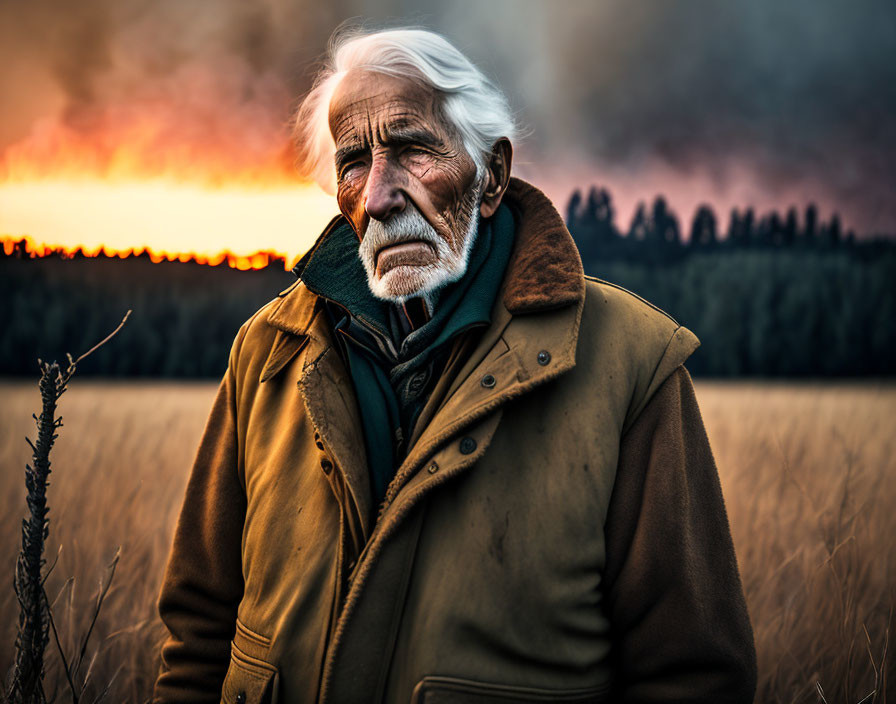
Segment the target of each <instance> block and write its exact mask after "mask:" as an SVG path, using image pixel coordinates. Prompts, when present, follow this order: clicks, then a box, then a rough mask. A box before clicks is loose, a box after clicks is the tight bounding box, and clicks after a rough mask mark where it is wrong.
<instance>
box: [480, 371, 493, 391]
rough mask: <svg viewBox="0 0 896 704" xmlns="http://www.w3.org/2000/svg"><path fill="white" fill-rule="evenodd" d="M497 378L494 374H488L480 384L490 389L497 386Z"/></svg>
mask: <svg viewBox="0 0 896 704" xmlns="http://www.w3.org/2000/svg"><path fill="white" fill-rule="evenodd" d="M495 381H496V380H495V377H494V376H493V375H492V374H486V375H485V376H484V377H482V381H480V382H479V383H480V384H482V385H483V386H484V387H485V388H486V389H490V388H492V387H493V386H494V385H495Z"/></svg>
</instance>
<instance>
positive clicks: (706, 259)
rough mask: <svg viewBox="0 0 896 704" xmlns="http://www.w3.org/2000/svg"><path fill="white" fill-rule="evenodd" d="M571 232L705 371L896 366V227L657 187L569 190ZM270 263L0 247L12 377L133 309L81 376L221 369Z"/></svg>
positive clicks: (3, 346)
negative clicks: (689, 218)
mask: <svg viewBox="0 0 896 704" xmlns="http://www.w3.org/2000/svg"><path fill="white" fill-rule="evenodd" d="M566 211H567V212H566V217H567V222H568V225H569V229H570V231H571V232H572V234H573V237H574V238H575V240H576V243H577V245H578V247H579V249H580V251H581V254H582V260H583V263H584V266H585V271H586V273H588V274H590V275H593V276H597V277H599V278H602V279H605V280H607V281H610V282H612V283H614V284H617V285H620V286H623V287H625V288H627V289H629V290H630V291H633V292H635V293H636V294H638V295H640V296H642V297H644V298H646V299H647V300H648V301H650V302H651V303H653V304H654V305H656V306H658V307H660V308H662V309H663V310H664V311H666V312H667V313H669V314H670V315H671V316H672V317H674V318H675V319H676V320H677V321H678V322H679V323H681V324H683V325H686V326H687V327H688V328H690V329H691V330H693V331H694V332H695V333H696V334H697V336H698V337H699V338H700V340H701V342H702V346H701V347H700V349H698V350H697V352H696V353H695V354H694V355H693V356H692V357H691V358H690V359H689V360H688V365H687V366H688V369H689V370H690V371H691V373H692V374H694V375H695V376H701V375H702V376H719V377H731V376H754V377H803V378H807V377H816V378H820V377H830V376H891V375H894V374H896V354H894V349H896V283H894V282H896V240H894V239H890V238H884V237H878V238H874V239H869V238H858V237H856V235H855V234H854V233H853V232H851V231H849V232H846V233H845V234H844V233H843V232H842V227H841V223H840V218H839V217H838V216H837V215H836V214H835V215H832V216H831V217H830V218H829V219H828V220H826V221H822V220H821V219H820V218H819V217H818V208H817V207H816V206H815V205H809V206H808V207H807V208H806V209H805V211H804V212H803V213H802V214H798V213H797V211H796V209H795V208H791V209H789V210H788V211H787V213H785V214H784V215H783V216H782V215H780V214H778V213H769V214H765V215H763V216H761V217H757V216H756V214H755V213H754V211H753V210H752V209H750V208H747V209H745V210H743V211H739V210H733V211H732V213H731V214H730V216H729V218H728V219H727V223H726V227H725V229H724V230H723V229H722V228H721V227H720V224H719V223H720V219H719V218H718V217H717V215H716V213H715V212H714V211H713V209H712V208H710V207H709V206H702V207H700V208H699V209H698V210H697V212H696V214H695V216H694V218H693V222H692V223H691V224H690V227H689V228H688V229H687V236H684V234H683V231H682V227H681V225H680V224H679V219H678V217H677V216H676V214H675V213H674V212H673V211H672V209H671V208H670V207H669V205H668V204H667V202H666V200H665V199H664V198H663V197H661V196H659V197H657V198H656V199H655V200H654V202H653V204H652V206H651V207H650V208H649V209H648V208H647V207H646V206H644V205H643V204H642V205H641V206H639V207H638V209H637V211H636V213H635V216H634V218H633V219H632V222H631V224H630V227H629V229H628V231H627V232H626V233H624V234H623V233H622V232H620V231H619V229H618V228H617V227H616V225H615V223H614V211H613V206H612V200H611V198H610V194H609V193H608V191H607V190H606V189H599V188H592V189H590V190H589V192H588V195H587V196H584V197H583V195H582V194H581V192H576V193H574V194H573V196H572V198H571V199H570V201H569V203H568V204H567V208H566ZM270 261H271V263H270V264H269V265H268V266H267V267H265V268H263V269H258V270H251V271H238V270H236V269H232V268H230V267H228V266H226V265H219V266H207V265H202V264H199V263H197V262H192V261H191V262H177V261H164V262H160V263H153V262H152V261H151V260H150V258H149V256H148V255H146V254H143V255H139V256H132V257H128V258H125V259H119V258H118V257H106V256H99V257H85V256H84V255H83V253H81V254H79V253H75V254H74V255H70V254H64V253H62V252H56V253H55V254H51V255H50V256H44V257H33V256H32V255H31V254H29V253H28V251H27V249H26V246H25V243H24V241H22V242H20V243H18V244H17V245H16V246H14V247H13V248H12V252H11V253H10V254H3V250H2V249H0V300H2V301H3V305H2V306H0V374H5V375H29V376H31V375H34V374H35V373H36V372H37V361H36V360H37V358H38V357H41V358H43V359H45V360H48V359H54V358H55V359H61V358H62V357H63V355H64V354H65V352H67V351H71V350H82V349H87V347H89V346H90V344H92V341H94V340H95V339H96V338H97V336H98V335H99V334H100V332H102V331H103V330H105V329H107V328H109V327H110V326H111V325H114V324H115V323H117V322H118V320H120V318H121V315H122V311H125V310H128V309H133V311H134V312H133V315H132V316H131V319H130V321H129V322H128V325H127V326H126V328H125V329H124V330H122V332H121V334H120V335H119V338H118V339H117V340H116V345H115V352H114V354H113V353H112V352H110V351H107V350H100V351H99V352H97V354H96V355H95V357H93V358H92V359H91V361H90V363H89V364H88V365H86V366H85V368H84V369H83V370H81V372H82V373H87V374H90V373H94V374H102V375H109V376H149V377H153V376H156V377H158V376H162V377H211V378H215V377H219V376H220V375H221V374H222V373H223V370H224V367H225V365H226V362H227V354H228V352H229V350H230V345H231V343H232V341H233V338H234V336H235V334H236V331H237V329H238V328H239V326H240V325H241V324H242V323H243V322H244V321H245V320H246V319H247V318H249V316H251V315H252V313H253V312H255V311H256V310H257V309H258V308H259V307H260V306H262V305H263V304H264V303H265V302H267V301H268V300H270V299H272V298H273V297H274V296H276V294H277V293H278V292H279V291H280V290H282V289H284V288H286V287H287V286H289V284H290V283H292V281H293V280H294V278H293V276H292V274H290V273H289V272H288V271H285V269H284V262H283V260H282V259H276V258H272V259H271V260H270Z"/></svg>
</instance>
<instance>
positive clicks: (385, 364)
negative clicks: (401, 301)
mask: <svg viewBox="0 0 896 704" xmlns="http://www.w3.org/2000/svg"><path fill="white" fill-rule="evenodd" d="M514 232H515V221H514V215H513V214H512V212H511V210H510V208H509V207H508V206H507V205H504V204H502V205H501V206H500V207H499V208H498V210H497V211H496V212H495V214H494V215H493V216H492V217H490V218H485V219H480V222H479V229H478V232H477V233H476V239H475V240H474V242H473V246H472V250H471V252H470V257H469V263H468V267H467V271H466V273H465V274H464V276H463V278H461V279H460V280H459V281H457V282H455V283H452V284H448V285H447V286H445V287H443V288H442V289H441V290H440V291H438V296H437V298H436V300H435V302H434V306H433V307H434V310H433V313H432V317H431V318H430V320H428V321H427V322H426V323H424V324H423V325H421V326H420V327H418V328H416V329H414V330H412V331H411V332H409V333H407V334H405V333H406V327H405V326H403V325H402V321H401V318H400V316H403V315H404V313H403V312H401V308H400V306H397V305H395V304H392V303H389V302H387V301H382V300H380V299H378V298H375V297H374V296H373V294H372V293H371V292H370V288H369V286H368V285H367V275H366V273H365V271H364V267H363V265H362V264H361V260H360V258H359V257H358V238H357V236H356V235H355V233H354V231H353V230H352V228H351V226H350V225H349V224H348V223H347V222H346V223H344V224H342V225H340V226H337V227H336V228H335V229H334V230H332V231H331V232H330V234H329V235H328V236H327V237H326V238H324V239H323V240H322V241H321V242H320V244H319V245H318V246H317V247H316V248H315V250H314V252H313V253H312V255H311V256H310V258H309V259H308V261H307V263H305V265H304V268H303V269H302V270H301V271H300V272H297V275H298V276H299V277H300V278H301V279H302V281H303V282H304V283H305V286H307V287H308V289H309V290H310V291H312V292H314V293H316V294H317V295H319V296H322V297H323V298H324V299H325V300H326V301H327V304H328V305H327V308H328V311H329V314H330V319H331V322H332V324H333V328H334V331H335V335H336V337H337V338H338V339H339V340H340V346H341V349H342V351H343V354H344V357H345V359H346V360H347V362H348V367H349V372H350V374H351V377H352V382H353V383H354V386H355V392H356V395H357V398H358V405H359V410H360V415H361V423H362V426H363V431H364V443H365V447H366V450H367V463H368V468H369V471H370V478H371V487H372V490H373V495H374V496H373V498H374V499H375V502H376V503H379V502H380V501H382V499H383V497H384V496H385V493H386V487H387V486H388V484H389V482H390V481H391V479H392V477H393V476H394V474H395V471H396V470H397V468H398V465H399V464H401V461H402V460H403V459H404V456H405V454H406V451H407V447H406V442H407V438H409V437H410V434H411V432H412V431H413V428H414V424H415V422H416V420H417V417H418V416H419V414H420V411H421V410H422V409H423V406H424V405H425V403H426V399H427V398H428V396H429V394H430V393H431V391H432V388H433V387H434V386H435V383H436V382H437V380H438V377H439V376H440V374H441V372H442V371H443V365H444V363H445V361H446V359H447V356H448V353H449V352H450V348H451V344H450V343H451V341H452V340H453V339H454V337H455V336H457V335H459V334H460V333H462V332H464V331H466V330H469V329H470V328H473V327H475V326H477V325H481V326H487V325H488V324H489V323H490V322H491V309H492V306H493V305H494V302H495V298H496V296H497V293H498V289H499V288H500V286H501V281H502V280H503V278H504V272H505V270H506V269H507V263H508V261H509V260H510V253H511V251H512V249H513V242H514ZM334 304H335V305H334Z"/></svg>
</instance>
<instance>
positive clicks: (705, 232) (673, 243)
mask: <svg viewBox="0 0 896 704" xmlns="http://www.w3.org/2000/svg"><path fill="white" fill-rule="evenodd" d="M615 216H616V211H615V208H614V206H613V201H612V197H611V196H610V193H609V191H608V190H607V189H606V188H598V187H594V186H592V187H591V188H590V189H589V190H588V193H587V195H583V192H582V191H581V190H580V189H579V190H576V191H575V192H573V194H572V196H571V197H570V199H569V201H568V202H567V205H566V224H567V226H568V227H569V230H570V232H571V233H572V235H573V237H574V238H575V240H576V243H577V244H578V246H579V251H580V252H581V253H582V259H583V260H584V261H586V262H592V261H596V260H598V259H602V260H606V259H614V260H615V259H624V260H627V261H632V262H638V263H642V264H651V263H653V264H662V263H668V262H669V261H671V260H676V259H681V258H683V257H686V256H688V255H690V254H693V253H696V252H714V251H720V250H721V251H730V250H735V249H776V250H777V249H782V248H784V249H800V250H823V251H831V250H837V251H840V250H848V251H852V252H854V253H855V254H857V255H858V256H865V257H873V256H876V253H877V252H878V251H879V250H881V249H886V248H887V247H888V246H890V240H889V239H887V238H866V239H862V240H860V239H858V238H857V237H856V234H855V232H854V231H853V230H851V229H850V230H847V231H846V232H845V233H844V231H843V225H842V223H841V219H840V215H839V214H838V213H836V212H835V213H833V214H832V215H831V217H830V218H829V219H827V220H822V219H821V218H820V217H819V212H818V206H817V205H816V204H815V203H809V204H808V205H807V206H806V207H805V209H804V211H803V212H802V214H800V213H799V212H798V211H797V208H796V207H795V206H792V207H790V208H789V209H788V210H787V212H786V213H785V214H783V215H782V214H780V213H778V212H777V211H772V212H769V213H766V214H763V215H761V216H759V215H757V214H756V212H755V211H754V209H753V208H752V207H748V208H745V209H743V210H741V209H739V208H732V210H731V213H730V214H729V217H728V221H727V226H725V227H724V229H723V227H722V225H721V222H720V218H719V217H718V216H717V215H716V213H715V211H714V210H713V208H712V207H711V206H709V205H706V204H703V205H700V206H699V207H698V208H697V211H696V212H695V213H694V216H693V219H692V220H691V223H690V227H686V226H684V225H682V224H681V222H680V220H679V218H678V216H677V215H676V213H675V212H674V211H673V210H672V209H671V208H670V206H669V205H668V203H667V202H666V199H665V198H664V197H663V196H657V197H656V198H655V199H654V201H653V204H652V205H651V206H650V207H648V206H647V205H646V204H645V203H644V202H643V201H642V202H640V203H638V206H637V208H636V210H635V214H634V215H633V217H632V219H631V223H630V224H629V227H628V230H627V231H625V232H623V231H622V230H620V229H619V228H618V227H617V226H616V223H615Z"/></svg>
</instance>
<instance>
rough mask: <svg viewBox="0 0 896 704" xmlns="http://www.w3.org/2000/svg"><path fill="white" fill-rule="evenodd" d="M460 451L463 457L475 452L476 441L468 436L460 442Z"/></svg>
mask: <svg viewBox="0 0 896 704" xmlns="http://www.w3.org/2000/svg"><path fill="white" fill-rule="evenodd" d="M460 451H461V454H463V455H471V454H473V453H474V452H475V451H476V441H475V440H474V439H473V438H471V437H470V436H469V435H468V436H467V437H465V438H464V439H463V440H461V441H460Z"/></svg>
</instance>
